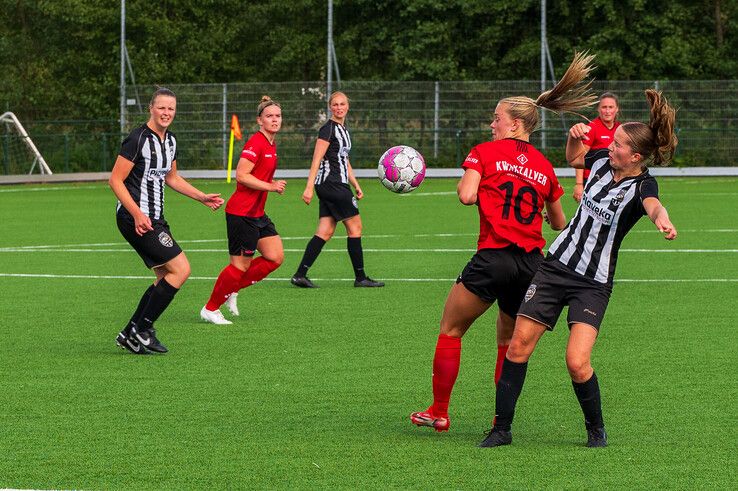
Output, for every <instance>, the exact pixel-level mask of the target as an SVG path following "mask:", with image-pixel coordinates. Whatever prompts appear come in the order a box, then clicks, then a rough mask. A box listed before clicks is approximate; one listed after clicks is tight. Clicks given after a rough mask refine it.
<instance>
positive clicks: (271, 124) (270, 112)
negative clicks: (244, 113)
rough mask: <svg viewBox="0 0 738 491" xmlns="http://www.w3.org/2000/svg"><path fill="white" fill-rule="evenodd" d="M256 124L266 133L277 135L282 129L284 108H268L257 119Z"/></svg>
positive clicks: (273, 106)
mask: <svg viewBox="0 0 738 491" xmlns="http://www.w3.org/2000/svg"><path fill="white" fill-rule="evenodd" d="M256 122H257V123H258V124H259V126H261V128H262V129H263V130H264V131H268V132H269V133H276V132H278V131H279V129H280V128H281V127H282V108H280V107H279V106H275V105H272V106H267V107H266V108H264V110H263V111H262V112H261V116H259V117H258V118H256Z"/></svg>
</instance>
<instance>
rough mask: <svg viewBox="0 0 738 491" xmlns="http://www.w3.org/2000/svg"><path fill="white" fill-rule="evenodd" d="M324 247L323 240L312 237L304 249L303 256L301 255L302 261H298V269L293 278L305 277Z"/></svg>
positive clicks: (315, 236)
mask: <svg viewBox="0 0 738 491" xmlns="http://www.w3.org/2000/svg"><path fill="white" fill-rule="evenodd" d="M324 245H325V241H324V240H323V239H321V238H320V237H318V236H317V235H313V238H312V239H310V242H308V245H307V247H305V254H303V255H302V261H300V267H299V268H297V272H296V273H295V276H298V277H300V276H306V275H307V272H308V269H310V266H312V265H313V263H314V262H315V260H316V259H318V256H319V255H320V251H322V250H323V246H324Z"/></svg>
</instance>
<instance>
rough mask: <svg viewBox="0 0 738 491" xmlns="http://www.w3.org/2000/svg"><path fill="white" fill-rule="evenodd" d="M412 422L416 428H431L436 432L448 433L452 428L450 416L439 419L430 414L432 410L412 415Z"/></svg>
mask: <svg viewBox="0 0 738 491" xmlns="http://www.w3.org/2000/svg"><path fill="white" fill-rule="evenodd" d="M410 421H412V423H413V424H414V425H416V426H430V427H431V428H433V429H434V430H436V431H448V427H449V426H451V420H450V419H448V416H446V417H443V418H439V417H437V416H434V415H433V413H431V412H430V408H428V409H427V410H425V411H419V412H417V413H410Z"/></svg>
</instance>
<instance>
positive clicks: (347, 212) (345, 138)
mask: <svg viewBox="0 0 738 491" xmlns="http://www.w3.org/2000/svg"><path fill="white" fill-rule="evenodd" d="M328 105H329V106H330V108H331V113H332V117H331V119H329V120H328V121H327V122H326V123H325V124H324V125H323V126H322V127H321V128H320V131H319V132H318V140H317V141H316V142H315V151H314V152H313V161H312V164H311V165H310V173H309V174H308V179H307V185H306V186H305V192H303V193H302V200H303V201H304V202H305V204H307V205H309V204H310V202H311V201H312V200H313V194H314V192H317V193H318V199H319V200H320V204H319V210H318V229H317V230H316V231H315V235H314V236H313V238H312V239H310V241H309V242H308V244H307V247H306V248H305V254H304V255H303V257H302V260H301V261H300V266H299V267H298V268H297V271H296V272H295V274H294V275H293V276H292V280H291V282H292V284H293V285H295V286H298V287H300V288H315V287H316V285H315V284H314V283H313V282H312V281H310V280H309V279H308V277H307V272H308V269H309V268H310V267H311V266H312V265H313V263H314V262H315V260H316V259H317V258H318V255H319V254H320V251H321V250H322V249H323V246H324V245H325V243H326V242H328V241H329V240H330V239H331V237H333V233H334V232H335V231H336V223H337V222H343V225H344V226H345V227H346V235H348V238H347V239H346V247H347V249H348V254H349V257H350V258H351V265H352V266H353V268H354V276H355V279H354V286H355V287H370V288H371V287H381V286H384V283H382V282H381V281H374V280H373V279H371V278H369V277H368V276H367V275H366V273H365V272H364V251H363V249H362V247H361V230H362V224H361V216H360V215H359V207H358V204H357V200H360V199H361V198H363V197H364V193H363V192H362V191H361V187H360V186H359V182H358V181H357V180H356V177H355V176H354V171H353V169H352V168H351V162H350V161H349V152H350V151H351V136H350V135H349V132H348V130H347V129H346V126H345V125H344V124H345V122H346V114H347V113H348V110H349V100H348V97H346V94H344V93H343V92H334V93H333V94H331V96H330V99H328ZM349 184H350V185H351V186H353V187H354V190H355V191H356V197H354V194H353V193H352V192H351V188H350V187H349Z"/></svg>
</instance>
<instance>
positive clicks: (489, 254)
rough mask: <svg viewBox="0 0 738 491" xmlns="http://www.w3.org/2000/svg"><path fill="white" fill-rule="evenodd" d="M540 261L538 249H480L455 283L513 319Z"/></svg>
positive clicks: (541, 258)
mask: <svg viewBox="0 0 738 491" xmlns="http://www.w3.org/2000/svg"><path fill="white" fill-rule="evenodd" d="M542 261H543V255H541V251H540V250H539V249H535V250H533V251H531V252H526V251H525V250H524V249H521V248H520V247H517V246H515V245H511V246H508V247H505V248H504V249H482V250H480V251H477V253H476V254H474V256H472V258H471V260H470V261H469V263H468V264H467V265H466V267H464V270H463V271H462V272H461V274H460V275H459V277H458V278H457V279H456V283H461V284H463V285H464V286H465V287H466V289H467V290H469V291H470V292H472V293H473V294H475V295H476V296H478V297H479V298H481V299H482V300H484V301H485V302H489V303H493V302H494V301H495V300H497V302H498V303H499V306H500V310H502V311H503V312H504V313H506V314H507V315H509V316H510V317H515V315H516V314H517V313H518V308H520V302H522V301H523V296H524V295H525V291H526V290H527V289H528V285H529V284H530V280H531V278H533V275H534V274H535V272H536V270H537V269H538V265H539V264H540V263H541V262H542Z"/></svg>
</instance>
